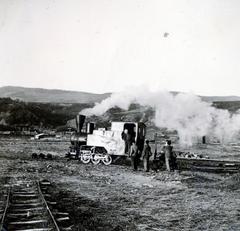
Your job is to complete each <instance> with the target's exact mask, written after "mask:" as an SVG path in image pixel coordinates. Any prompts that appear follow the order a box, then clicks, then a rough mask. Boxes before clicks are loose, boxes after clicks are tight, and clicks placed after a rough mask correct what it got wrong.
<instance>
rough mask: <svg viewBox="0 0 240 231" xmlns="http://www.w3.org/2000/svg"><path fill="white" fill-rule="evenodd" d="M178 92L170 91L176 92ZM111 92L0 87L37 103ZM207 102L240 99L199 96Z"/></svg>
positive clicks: (90, 99) (92, 99)
mask: <svg viewBox="0 0 240 231" xmlns="http://www.w3.org/2000/svg"><path fill="white" fill-rule="evenodd" d="M178 93H179V92H172V94H178ZM110 95H111V93H104V94H94V93H89V92H82V91H67V90H56V89H43V88H26V87H14V86H6V87H0V98H4V97H10V98H12V99H19V100H21V101H25V102H38V103H40V102H41V103H96V102H101V101H102V100H103V99H106V98H108V97H109V96H110ZM200 97H201V98H202V99H203V100H204V101H207V102H220V101H221V102H226V101H228V102H229V101H240V97H239V96H200Z"/></svg>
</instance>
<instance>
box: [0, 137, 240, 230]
mask: <svg viewBox="0 0 240 231" xmlns="http://www.w3.org/2000/svg"><path fill="white" fill-rule="evenodd" d="M68 146H69V143H68V142H36V141H30V140H27V139H0V183H1V184H0V187H1V189H0V191H1V190H4V188H5V186H6V185H7V184H8V183H11V182H12V181H14V180H15V179H19V178H22V179H48V180H49V181H51V182H52V183H53V186H52V189H51V195H52V198H54V199H55V200H56V201H57V202H58V204H59V207H61V209H63V210H65V211H68V212H69V213H70V214H71V219H72V222H73V224H74V230H107V231H108V230H115V231H119V230H240V228H239V227H240V174H235V175H219V174H210V173H200V172H187V171H185V172H171V173H167V172H159V173H154V172H150V173H145V172H143V171H142V169H140V170H139V171H137V172H133V171H132V170H131V168H130V167H128V166H120V165H110V166H104V165H101V164H100V165H96V166H95V165H92V164H87V165H84V164H81V163H80V162H78V161H74V160H71V161H67V160H66V159H65V158H64V154H65V153H66V151H67V149H68ZM213 149H214V150H215V152H212V150H213ZM225 149H226V150H228V149H227V148H226V147H225ZM199 150H200V151H202V152H207V150H211V152H209V153H207V154H208V155H211V153H214V155H215V156H217V157H219V156H221V155H222V156H223V157H224V156H225V155H226V153H227V152H228V151H226V152H223V147H222V146H221V147H219V148H217V147H216V146H214V148H212V149H211V148H210V147H208V149H204V150H203V149H202V148H200V149H199ZM33 152H37V153H40V152H43V153H45V154H46V153H51V154H53V155H54V160H51V161H50V160H48V161H47V160H42V161H40V160H32V159H31V154H32V153H33ZM217 153H219V155H217ZM215 156H214V157H215ZM235 156H237V151H234V149H233V150H232V152H231V157H235ZM62 198H64V200H63V199H62Z"/></svg>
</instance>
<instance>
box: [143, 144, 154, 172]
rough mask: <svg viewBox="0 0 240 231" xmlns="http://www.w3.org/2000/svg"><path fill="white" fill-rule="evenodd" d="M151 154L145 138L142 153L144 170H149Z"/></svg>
mask: <svg viewBox="0 0 240 231" xmlns="http://www.w3.org/2000/svg"><path fill="white" fill-rule="evenodd" d="M151 155H152V151H151V147H150V145H149V141H148V140H146V144H145V146H144V149H143V154H142V158H143V167H144V171H145V172H149V158H150V156H151Z"/></svg>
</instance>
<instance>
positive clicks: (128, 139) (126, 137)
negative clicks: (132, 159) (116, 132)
mask: <svg viewBox="0 0 240 231" xmlns="http://www.w3.org/2000/svg"><path fill="white" fill-rule="evenodd" d="M122 139H123V140H124V142H125V150H124V152H125V154H130V148H131V144H132V141H133V140H132V136H131V134H130V133H129V131H128V130H127V129H125V130H124V131H123V132H122Z"/></svg>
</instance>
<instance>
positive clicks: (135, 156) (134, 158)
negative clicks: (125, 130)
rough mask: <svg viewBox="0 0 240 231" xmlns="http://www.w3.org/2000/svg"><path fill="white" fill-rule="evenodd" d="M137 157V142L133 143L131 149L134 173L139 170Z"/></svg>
mask: <svg viewBox="0 0 240 231" xmlns="http://www.w3.org/2000/svg"><path fill="white" fill-rule="evenodd" d="M137 156H138V147H137V145H136V143H135V142H133V143H132V146H131V149H130V158H131V165H132V168H133V170H134V171H136V170H137V167H138V166H137V165H138V163H137V162H138V161H137Z"/></svg>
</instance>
